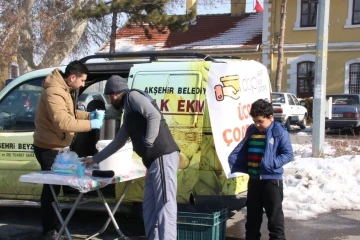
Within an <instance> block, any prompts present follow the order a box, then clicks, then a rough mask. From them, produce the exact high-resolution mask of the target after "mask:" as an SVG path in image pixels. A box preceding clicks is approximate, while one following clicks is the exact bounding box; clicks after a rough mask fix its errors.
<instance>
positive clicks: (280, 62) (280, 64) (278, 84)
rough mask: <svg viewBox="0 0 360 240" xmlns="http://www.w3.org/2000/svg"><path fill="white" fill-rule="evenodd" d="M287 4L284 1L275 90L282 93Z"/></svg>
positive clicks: (285, 0) (284, 0)
mask: <svg viewBox="0 0 360 240" xmlns="http://www.w3.org/2000/svg"><path fill="white" fill-rule="evenodd" d="M286 4H287V0H282V3H281V18H280V39H279V44H278V60H277V68H276V78H275V89H276V91H277V92H280V91H281V82H282V72H283V63H284V41H285V26H286Z"/></svg>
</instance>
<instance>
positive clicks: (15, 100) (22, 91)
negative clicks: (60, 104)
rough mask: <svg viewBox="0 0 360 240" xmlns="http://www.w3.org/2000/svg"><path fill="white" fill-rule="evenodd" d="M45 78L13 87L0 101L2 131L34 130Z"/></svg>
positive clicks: (0, 126) (0, 125)
mask: <svg viewBox="0 0 360 240" xmlns="http://www.w3.org/2000/svg"><path fill="white" fill-rule="evenodd" d="M43 80H44V78H37V79H33V80H31V81H27V82H25V83H23V84H22V85H19V86H17V87H16V88H14V89H12V90H11V91H10V92H9V93H8V94H7V95H6V96H5V97H4V98H3V99H2V100H1V102H0V131H9V130H10V131H34V130H35V125H34V120H35V111H36V107H37V104H38V101H39V99H40V95H41V91H42V87H41V83H42V81H43Z"/></svg>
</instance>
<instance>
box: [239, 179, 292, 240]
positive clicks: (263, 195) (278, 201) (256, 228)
mask: <svg viewBox="0 0 360 240" xmlns="http://www.w3.org/2000/svg"><path fill="white" fill-rule="evenodd" d="M283 197H284V195H283V181H282V180H258V179H249V182H248V194H247V201H246V207H247V221H246V224H245V229H246V239H247V240H260V237H261V233H260V228H261V223H262V220H263V219H262V217H263V209H265V213H266V216H267V218H268V230H269V232H270V233H269V237H270V238H269V239H270V240H275V239H276V240H280V239H281V240H285V233H284V213H283V210H282V201H283Z"/></svg>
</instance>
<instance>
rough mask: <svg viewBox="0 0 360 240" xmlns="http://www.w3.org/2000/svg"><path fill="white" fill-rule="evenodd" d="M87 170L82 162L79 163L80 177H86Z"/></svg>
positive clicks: (78, 171)
mask: <svg viewBox="0 0 360 240" xmlns="http://www.w3.org/2000/svg"><path fill="white" fill-rule="evenodd" d="M85 169H86V165H85V163H83V162H82V161H78V163H77V175H78V177H84V176H85Z"/></svg>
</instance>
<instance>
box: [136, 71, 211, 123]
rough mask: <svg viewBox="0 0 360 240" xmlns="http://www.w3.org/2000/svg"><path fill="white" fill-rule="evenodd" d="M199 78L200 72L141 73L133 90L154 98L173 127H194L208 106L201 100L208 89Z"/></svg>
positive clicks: (137, 75)
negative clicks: (202, 86) (201, 96)
mask: <svg viewBox="0 0 360 240" xmlns="http://www.w3.org/2000/svg"><path fill="white" fill-rule="evenodd" d="M199 79H200V77H199V74H197V73H181V72H179V73H176V74H175V73H174V74H170V73H153V72H139V73H138V74H136V76H135V78H134V81H133V85H132V86H131V87H132V88H136V89H140V90H143V91H145V92H147V93H148V94H149V95H150V96H151V97H153V98H154V99H155V100H156V102H157V105H158V106H159V108H160V111H161V112H162V113H163V115H164V117H165V118H166V120H167V122H168V123H171V124H170V125H176V126H192V125H193V124H194V122H195V121H196V118H197V115H202V113H203V111H204V107H205V105H204V104H205V103H204V101H200V94H201V93H202V94H205V89H202V88H201V82H200V81H199Z"/></svg>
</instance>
